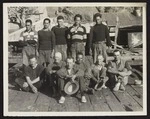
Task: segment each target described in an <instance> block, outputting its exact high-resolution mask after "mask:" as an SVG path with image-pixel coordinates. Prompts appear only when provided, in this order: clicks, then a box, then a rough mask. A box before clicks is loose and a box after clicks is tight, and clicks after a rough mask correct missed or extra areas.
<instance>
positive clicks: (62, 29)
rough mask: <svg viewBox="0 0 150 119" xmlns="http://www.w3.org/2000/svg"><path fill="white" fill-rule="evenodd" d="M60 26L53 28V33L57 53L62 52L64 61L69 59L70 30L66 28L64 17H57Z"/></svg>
mask: <svg viewBox="0 0 150 119" xmlns="http://www.w3.org/2000/svg"><path fill="white" fill-rule="evenodd" d="M57 23H58V25H56V26H54V27H53V28H52V31H53V32H54V34H55V37H56V46H55V52H60V53H61V54H62V60H63V61H64V60H65V59H66V58H67V30H68V28H67V27H66V26H64V17H63V16H58V17H57Z"/></svg>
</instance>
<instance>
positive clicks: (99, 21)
mask: <svg viewBox="0 0 150 119" xmlns="http://www.w3.org/2000/svg"><path fill="white" fill-rule="evenodd" d="M101 22H102V18H100V17H99V16H98V17H96V24H100V23H101Z"/></svg>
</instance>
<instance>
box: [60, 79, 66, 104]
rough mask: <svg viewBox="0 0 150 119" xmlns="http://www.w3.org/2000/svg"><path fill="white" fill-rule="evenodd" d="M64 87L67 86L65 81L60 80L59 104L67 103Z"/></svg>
mask: <svg viewBox="0 0 150 119" xmlns="http://www.w3.org/2000/svg"><path fill="white" fill-rule="evenodd" d="M64 85H65V81H64V79H62V78H58V92H59V95H60V99H59V103H64V102H65V96H64Z"/></svg>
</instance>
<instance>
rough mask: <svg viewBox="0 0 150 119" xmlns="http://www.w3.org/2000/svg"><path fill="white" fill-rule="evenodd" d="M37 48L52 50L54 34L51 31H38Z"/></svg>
mask: <svg viewBox="0 0 150 119" xmlns="http://www.w3.org/2000/svg"><path fill="white" fill-rule="evenodd" d="M38 38H39V50H53V49H54V47H55V35H54V32H53V31H50V30H48V31H44V30H43V29H42V30H40V31H38Z"/></svg>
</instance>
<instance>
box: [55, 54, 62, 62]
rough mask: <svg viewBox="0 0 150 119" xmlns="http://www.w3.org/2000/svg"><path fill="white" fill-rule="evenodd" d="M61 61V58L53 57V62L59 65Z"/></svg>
mask: <svg viewBox="0 0 150 119" xmlns="http://www.w3.org/2000/svg"><path fill="white" fill-rule="evenodd" d="M60 61H61V57H60V56H58V55H55V56H54V62H56V63H59V62H60Z"/></svg>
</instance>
